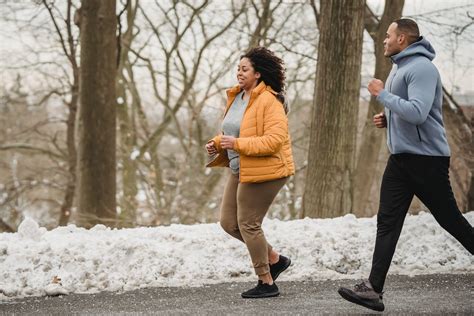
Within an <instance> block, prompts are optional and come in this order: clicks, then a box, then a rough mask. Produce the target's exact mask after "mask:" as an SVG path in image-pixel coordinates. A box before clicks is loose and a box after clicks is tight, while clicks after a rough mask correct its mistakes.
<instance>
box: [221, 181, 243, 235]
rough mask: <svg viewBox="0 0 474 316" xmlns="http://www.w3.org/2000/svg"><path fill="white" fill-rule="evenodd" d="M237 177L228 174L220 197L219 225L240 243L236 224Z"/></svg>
mask: <svg viewBox="0 0 474 316" xmlns="http://www.w3.org/2000/svg"><path fill="white" fill-rule="evenodd" d="M238 186H239V176H238V175H235V174H230V175H229V178H228V180H227V184H226V186H225V189H224V195H223V197H222V203H221V211H220V224H221V226H222V228H223V229H224V231H225V232H226V233H228V234H229V235H231V236H232V237H234V238H237V239H238V240H240V241H242V242H243V241H244V240H243V238H242V235H241V234H240V231H239V226H238V223H237V188H238Z"/></svg>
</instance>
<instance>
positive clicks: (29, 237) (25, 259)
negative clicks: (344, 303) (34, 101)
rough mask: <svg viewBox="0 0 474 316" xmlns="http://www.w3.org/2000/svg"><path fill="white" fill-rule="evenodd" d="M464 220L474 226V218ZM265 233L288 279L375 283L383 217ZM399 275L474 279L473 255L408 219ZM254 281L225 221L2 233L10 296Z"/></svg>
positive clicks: (285, 226)
mask: <svg viewBox="0 0 474 316" xmlns="http://www.w3.org/2000/svg"><path fill="white" fill-rule="evenodd" d="M465 216H466V217H467V219H468V220H469V222H470V223H471V224H472V223H473V222H474V212H470V213H468V214H465ZM264 230H265V233H266V236H267V239H268V240H269V242H270V243H271V244H272V245H273V246H274V247H275V248H276V249H277V250H279V251H280V252H281V253H282V254H285V255H288V256H290V257H291V259H292V261H293V264H292V266H291V267H290V269H289V270H287V272H285V273H284V274H282V275H281V276H280V279H279V280H305V279H338V278H365V277H367V276H368V273H369V269H370V263H371V260H372V250H373V247H374V240H375V230H376V218H375V217H373V218H362V219H357V218H355V217H354V216H353V215H347V216H344V217H339V218H335V219H308V218H307V219H302V220H294V221H286V222H285V221H279V220H269V219H266V220H265V222H264ZM390 273H396V274H408V275H415V274H429V273H474V256H471V255H470V254H469V253H468V252H467V251H466V250H464V248H463V247H462V246H461V245H460V244H459V243H458V242H457V241H456V240H454V238H452V237H451V236H450V235H449V234H448V233H446V232H445V231H444V230H443V229H442V228H441V227H440V226H439V225H438V224H437V223H436V222H435V221H434V219H433V217H432V216H431V215H430V214H427V213H421V214H420V215H417V216H408V217H407V219H406V221H405V226H404V229H403V232H402V236H401V237H400V241H399V244H398V248H397V251H396V253H395V256H394V258H393V264H392V267H391V270H390ZM253 280H255V276H254V274H253V269H252V266H251V262H250V258H249V256H248V254H247V250H246V248H245V246H244V244H242V243H240V242H239V241H236V240H235V239H233V238H231V237H230V236H228V235H226V234H225V233H224V231H223V230H222V229H221V228H220V226H219V224H217V223H216V224H201V225H191V226H187V225H171V226H168V227H156V228H135V229H121V230H112V229H109V228H106V227H105V226H103V225H97V226H95V227H94V228H92V229H90V230H86V229H83V228H78V227H76V226H75V225H69V226H67V227H59V228H56V229H54V230H52V231H47V230H46V229H44V228H40V227H38V225H37V224H36V223H35V222H34V221H33V220H31V219H26V220H25V221H24V222H23V223H22V224H21V225H20V227H19V232H18V233H14V234H12V233H3V234H0V293H3V295H4V296H3V297H5V296H8V297H21V296H28V295H54V294H64V293H68V292H69V293H72V292H74V293H94V292H98V291H125V290H132V289H137V288H141V287H152V286H200V285H203V284H209V283H219V282H232V281H253ZM1 296H2V295H1V294H0V297H1Z"/></svg>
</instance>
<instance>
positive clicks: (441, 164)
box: [414, 157, 474, 254]
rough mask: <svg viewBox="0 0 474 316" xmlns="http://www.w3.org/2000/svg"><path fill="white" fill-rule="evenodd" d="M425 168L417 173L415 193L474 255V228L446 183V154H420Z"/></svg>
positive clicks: (438, 220)
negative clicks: (426, 155) (428, 155)
mask: <svg viewBox="0 0 474 316" xmlns="http://www.w3.org/2000/svg"><path fill="white" fill-rule="evenodd" d="M423 158H424V159H422V160H423V161H420V162H419V164H420V165H421V164H423V165H424V166H425V167H424V168H423V169H420V168H416V166H415V168H414V169H418V170H422V171H423V173H422V174H417V178H416V179H415V180H414V182H415V183H416V186H415V194H416V196H417V197H418V198H419V199H420V200H421V201H422V202H423V203H424V204H425V205H426V207H427V208H428V209H429V210H430V212H431V214H433V216H434V218H435V219H436V221H437V222H438V223H439V224H440V225H441V227H443V228H444V229H445V230H446V231H447V232H448V233H450V234H451V235H452V236H453V237H454V238H456V239H457V240H458V241H459V242H460V243H461V244H462V245H463V246H464V248H466V250H467V251H469V252H470V253H471V254H474V229H473V227H472V226H471V224H469V222H468V221H467V220H466V218H465V217H464V216H463V215H462V214H461V212H460V211H459V208H458V206H457V203H456V199H455V198H454V194H453V191H452V189H451V184H450V182H449V157H426V158H425V157H423Z"/></svg>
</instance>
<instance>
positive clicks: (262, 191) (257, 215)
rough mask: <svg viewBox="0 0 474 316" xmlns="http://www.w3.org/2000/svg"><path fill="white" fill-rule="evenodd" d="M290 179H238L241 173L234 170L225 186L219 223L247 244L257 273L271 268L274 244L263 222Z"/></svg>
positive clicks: (259, 273)
mask: <svg viewBox="0 0 474 316" xmlns="http://www.w3.org/2000/svg"><path fill="white" fill-rule="evenodd" d="M287 179H288V178H281V179H276V180H271V181H267V182H261V183H239V176H238V175H235V174H231V175H230V176H229V179H228V181H227V185H226V187H225V190H224V196H223V199H222V205H221V213H220V224H221V226H222V228H223V229H224V230H225V231H226V232H227V233H228V234H230V235H231V236H232V237H234V238H237V239H239V240H240V241H242V242H244V243H245V244H246V245H247V248H248V251H249V253H250V257H251V258H252V263H253V267H254V269H255V273H256V274H257V275H262V274H266V273H269V272H270V267H269V263H268V254H269V253H270V251H271V250H272V247H271V246H270V244H268V243H267V241H266V239H265V235H264V234H263V231H262V222H263V218H264V217H265V214H266V213H267V211H268V209H269V207H270V205H271V204H272V202H273V199H274V198H275V196H276V195H277V194H278V192H279V191H280V189H281V188H282V187H283V186H284V185H285V183H286V181H287Z"/></svg>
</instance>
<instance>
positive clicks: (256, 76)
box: [255, 71, 261, 79]
mask: <svg viewBox="0 0 474 316" xmlns="http://www.w3.org/2000/svg"><path fill="white" fill-rule="evenodd" d="M260 76H261V75H260V73H259V72H258V71H256V72H255V78H257V79H260Z"/></svg>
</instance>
